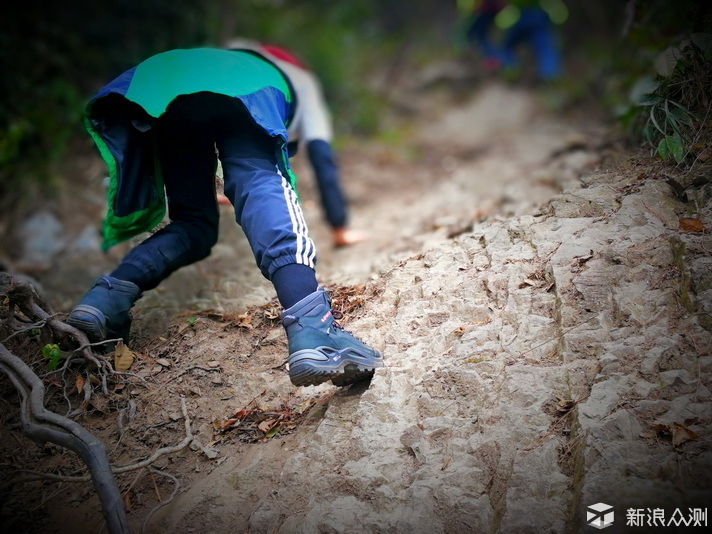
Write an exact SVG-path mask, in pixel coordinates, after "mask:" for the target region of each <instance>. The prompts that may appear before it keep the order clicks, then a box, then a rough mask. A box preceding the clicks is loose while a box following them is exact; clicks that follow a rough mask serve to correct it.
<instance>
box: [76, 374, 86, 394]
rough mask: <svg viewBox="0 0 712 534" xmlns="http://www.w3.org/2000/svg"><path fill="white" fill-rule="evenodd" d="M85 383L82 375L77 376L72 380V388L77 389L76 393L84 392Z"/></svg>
mask: <svg viewBox="0 0 712 534" xmlns="http://www.w3.org/2000/svg"><path fill="white" fill-rule="evenodd" d="M85 383H86V380H84V377H83V376H82V375H77V378H75V379H74V387H75V388H77V393H81V392H82V391H84V384H85Z"/></svg>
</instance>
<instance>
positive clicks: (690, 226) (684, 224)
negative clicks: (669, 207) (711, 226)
mask: <svg viewBox="0 0 712 534" xmlns="http://www.w3.org/2000/svg"><path fill="white" fill-rule="evenodd" d="M680 229H681V230H684V231H685V232H705V231H707V227H706V226H705V225H704V223H703V222H702V221H701V220H699V219H689V218H685V219H680Z"/></svg>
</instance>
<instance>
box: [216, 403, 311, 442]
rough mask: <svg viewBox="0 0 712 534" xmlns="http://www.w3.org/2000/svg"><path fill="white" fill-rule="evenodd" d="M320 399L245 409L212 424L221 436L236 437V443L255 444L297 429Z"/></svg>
mask: <svg viewBox="0 0 712 534" xmlns="http://www.w3.org/2000/svg"><path fill="white" fill-rule="evenodd" d="M318 402H319V399H307V400H302V399H290V400H287V401H286V402H283V403H282V404H281V405H280V406H279V407H277V408H266V407H259V406H255V407H249V405H248V407H245V408H242V409H240V410H238V411H237V412H235V413H234V414H232V415H230V416H227V417H224V418H223V419H219V420H216V421H213V428H214V429H215V431H216V432H218V433H220V434H226V433H228V432H229V433H231V434H237V436H238V437H239V439H241V440H242V441H247V442H250V443H254V442H257V441H264V440H266V439H269V438H271V437H274V436H276V435H277V434H287V433H289V432H292V431H293V430H295V429H296V428H297V426H298V425H299V424H300V423H301V422H302V421H303V419H304V417H305V416H306V415H307V414H308V413H309V411H310V410H311V408H312V407H314V406H315V405H316V404H317V403H318Z"/></svg>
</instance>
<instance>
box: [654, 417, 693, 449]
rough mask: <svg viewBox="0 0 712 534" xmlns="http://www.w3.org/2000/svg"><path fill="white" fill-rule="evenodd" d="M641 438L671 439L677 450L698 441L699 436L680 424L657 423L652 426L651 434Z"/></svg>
mask: <svg viewBox="0 0 712 534" xmlns="http://www.w3.org/2000/svg"><path fill="white" fill-rule="evenodd" d="M641 437H644V438H654V437H667V438H669V439H671V441H672V446H673V447H675V448H677V447H679V446H681V445H682V444H683V443H686V442H688V441H692V440H696V439H698V437H699V436H698V435H697V434H696V433H695V432H693V431H692V430H690V429H689V428H688V427H686V426H685V425H681V424H680V423H675V422H672V423H655V424H653V425H651V427H650V432H647V433H645V434H643V435H642V436H641Z"/></svg>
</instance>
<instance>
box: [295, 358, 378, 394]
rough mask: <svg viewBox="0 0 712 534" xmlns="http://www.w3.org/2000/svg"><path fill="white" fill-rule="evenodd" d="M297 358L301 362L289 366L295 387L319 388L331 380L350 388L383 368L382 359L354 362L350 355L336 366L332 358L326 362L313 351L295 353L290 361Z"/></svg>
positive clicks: (337, 384) (336, 384)
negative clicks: (379, 368)
mask: <svg viewBox="0 0 712 534" xmlns="http://www.w3.org/2000/svg"><path fill="white" fill-rule="evenodd" d="M295 356H297V357H299V361H298V362H296V363H294V364H291V363H290V365H289V379H290V381H291V382H292V384H294V385H295V386H318V385H319V384H323V383H324V382H328V381H329V380H331V383H332V384H334V385H335V386H338V387H343V386H349V385H351V384H355V383H356V382H362V381H364V380H368V379H370V378H371V377H372V376H373V374H374V372H375V370H376V369H377V368H378V367H383V361H382V360H380V359H379V360H373V361H371V362H367V361H354V357H353V356H348V355H347V356H343V357H342V358H341V361H340V362H339V363H338V364H335V363H334V362H333V361H332V359H331V358H329V359H328V360H324V356H325V355H324V353H322V352H320V351H319V350H313V349H308V350H301V351H298V352H295V353H294V354H292V355H291V357H290V359H293V358H294V357H295ZM310 356H313V357H311V358H310ZM363 360H365V358H364V359H363Z"/></svg>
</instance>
